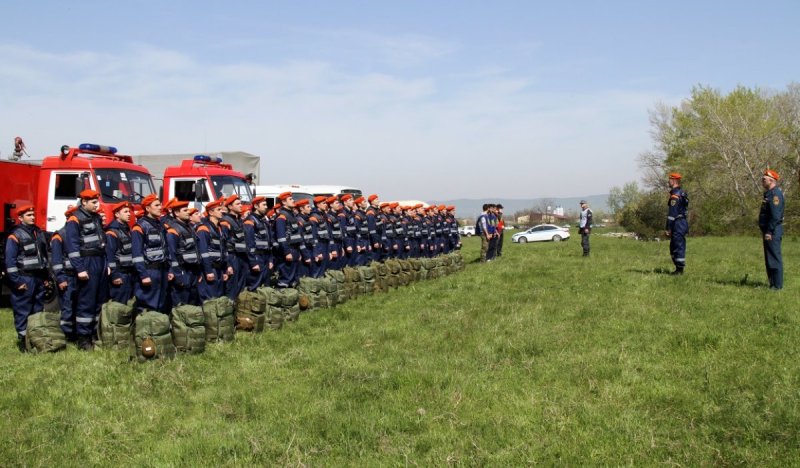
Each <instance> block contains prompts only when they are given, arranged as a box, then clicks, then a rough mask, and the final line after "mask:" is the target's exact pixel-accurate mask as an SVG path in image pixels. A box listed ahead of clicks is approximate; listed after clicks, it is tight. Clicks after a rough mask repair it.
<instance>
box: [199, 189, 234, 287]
mask: <svg viewBox="0 0 800 468" xmlns="http://www.w3.org/2000/svg"><path fill="white" fill-rule="evenodd" d="M222 210H223V208H222V200H215V201H213V202H210V203H207V204H206V217H205V218H203V220H202V221H201V223H200V226H198V227H197V250H198V251H199V252H200V261H201V262H202V264H203V276H202V277H201V279H200V282H199V283H198V285H197V292H198V294H199V296H200V301H201V302H205V301H207V300H209V299H216V298H218V297H222V295H223V294H224V293H225V281H227V280H228V274H229V273H230V271H232V269H229V268H228V253H227V251H226V250H225V234H224V233H223V231H222V227H221V226H220V225H219V223H220V220H221V219H222Z"/></svg>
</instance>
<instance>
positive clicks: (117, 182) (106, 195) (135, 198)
mask: <svg viewBox="0 0 800 468" xmlns="http://www.w3.org/2000/svg"><path fill="white" fill-rule="evenodd" d="M94 172H95V177H97V186H98V187H99V189H100V194H101V196H102V198H103V201H104V202H106V203H115V202H121V201H129V202H131V203H141V201H142V198H144V197H146V196H148V195H150V194H151V193H153V192H155V187H153V179H152V178H150V175H148V174H145V173H144V172H139V171H124V170H120V169H95V170H94Z"/></svg>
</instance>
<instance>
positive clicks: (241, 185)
mask: <svg viewBox="0 0 800 468" xmlns="http://www.w3.org/2000/svg"><path fill="white" fill-rule="evenodd" d="M211 185H213V186H214V193H215V194H216V197H215V198H222V197H230V196H231V195H233V194H236V195H239V200H241V201H242V203H250V200H252V199H253V197H252V195H251V194H250V186H249V185H248V184H247V182H246V181H245V180H244V179H240V178H238V177H234V176H211Z"/></svg>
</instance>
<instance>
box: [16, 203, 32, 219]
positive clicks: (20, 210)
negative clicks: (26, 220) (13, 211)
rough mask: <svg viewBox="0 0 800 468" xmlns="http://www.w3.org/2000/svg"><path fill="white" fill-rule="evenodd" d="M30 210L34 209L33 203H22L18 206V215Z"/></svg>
mask: <svg viewBox="0 0 800 468" xmlns="http://www.w3.org/2000/svg"><path fill="white" fill-rule="evenodd" d="M29 211H33V205H22V206H20V207H19V208H17V216H22V215H24V214H25V213H27V212H29Z"/></svg>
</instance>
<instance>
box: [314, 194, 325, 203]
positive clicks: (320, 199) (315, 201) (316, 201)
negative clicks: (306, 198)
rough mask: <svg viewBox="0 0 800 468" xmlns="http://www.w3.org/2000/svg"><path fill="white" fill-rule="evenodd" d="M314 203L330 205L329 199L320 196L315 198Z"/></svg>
mask: <svg viewBox="0 0 800 468" xmlns="http://www.w3.org/2000/svg"><path fill="white" fill-rule="evenodd" d="M314 203H328V197H326V196H324V195H318V196H316V197H314Z"/></svg>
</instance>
